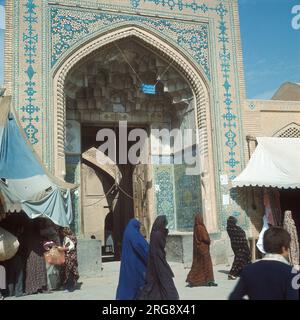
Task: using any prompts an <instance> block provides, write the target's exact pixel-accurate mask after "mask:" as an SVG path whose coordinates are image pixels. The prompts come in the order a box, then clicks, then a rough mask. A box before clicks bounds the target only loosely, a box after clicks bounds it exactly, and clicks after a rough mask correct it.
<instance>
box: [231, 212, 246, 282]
mask: <svg viewBox="0 0 300 320" xmlns="http://www.w3.org/2000/svg"><path fill="white" fill-rule="evenodd" d="M236 224H237V219H236V218H235V217H232V216H231V217H229V218H228V219H227V233H228V236H229V238H230V242H231V248H232V251H233V253H234V261H233V264H232V267H231V270H230V272H229V275H228V279H229V280H235V279H236V278H237V277H239V275H240V273H241V271H242V270H243V268H244V267H245V266H246V265H247V264H249V263H251V253H250V249H249V246H248V241H247V238H246V233H245V231H244V230H243V229H242V228H241V227H239V226H237V225H236Z"/></svg>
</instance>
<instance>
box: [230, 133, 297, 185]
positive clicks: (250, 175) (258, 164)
mask: <svg viewBox="0 0 300 320" xmlns="http://www.w3.org/2000/svg"><path fill="white" fill-rule="evenodd" d="M257 142H258V145H257V147H256V149H255V151H254V153H253V154H252V156H251V159H250V160H249V163H248V165H247V166H246V168H245V169H244V171H243V172H242V173H241V174H240V175H239V176H238V177H237V178H235V179H234V180H233V181H232V183H233V186H234V187H243V186H253V187H254V186H258V187H274V188H275V187H277V188H284V189H289V188H292V189H295V188H300V139H299V138H274V137H263V138H257Z"/></svg>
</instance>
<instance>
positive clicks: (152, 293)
mask: <svg viewBox="0 0 300 320" xmlns="http://www.w3.org/2000/svg"><path fill="white" fill-rule="evenodd" d="M167 224H168V221H167V218H166V216H158V217H157V218H156V220H155V222H154V224H153V227H152V231H151V235H150V251H149V256H148V268H147V272H146V284H145V286H144V288H143V290H142V292H141V294H140V300H179V296H178V292H177V290H176V288H175V285H174V281H173V277H174V274H173V272H172V270H171V268H170V266H169V264H168V262H167V260H166V252H165V246H166V241H167V236H168V229H167V228H166V226H167Z"/></svg>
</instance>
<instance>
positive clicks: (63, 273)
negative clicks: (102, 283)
mask: <svg viewBox="0 0 300 320" xmlns="http://www.w3.org/2000/svg"><path fill="white" fill-rule="evenodd" d="M16 221H18V222H15V223H10V224H9V227H8V226H7V229H8V231H9V232H11V233H12V234H13V235H15V236H16V237H17V238H18V240H19V249H18V251H17V253H16V254H15V255H14V256H13V257H12V258H11V259H9V260H6V261H4V262H3V263H2V265H0V289H4V288H7V289H6V294H7V295H8V296H16V297H19V296H22V295H32V294H35V293H40V292H42V293H49V292H52V291H53V290H58V289H65V291H66V292H71V291H73V290H75V289H76V285H77V281H78V278H79V274H78V263H77V239H76V236H75V235H74V233H73V232H72V231H71V229H69V228H61V227H58V226H56V225H55V224H54V223H52V222H51V221H50V220H48V219H34V220H27V221H26V223H24V221H19V220H18V219H16ZM167 225H168V221H167V218H166V216H165V215H160V216H158V217H157V218H156V220H155V221H154V224H153V226H152V230H151V234H150V242H149V243H148V242H147V241H146V239H145V238H144V236H143V235H142V234H141V232H140V228H141V223H140V222H139V221H138V220H137V219H131V220H130V221H129V223H128V225H127V227H126V229H125V231H124V235H123V242H122V254H121V264H120V274H119V283H118V287H117V293H116V299H117V300H179V299H180V298H179V294H178V291H177V289H176V286H175V282H174V273H173V271H172V269H171V267H170V265H169V264H168V262H167V259H166V251H165V247H166V242H167V236H168V228H167ZM227 233H228V236H229V239H230V243H231V248H232V251H233V253H234V260H233V263H232V266H231V269H230V271H229V273H228V280H236V279H238V282H237V285H236V287H235V289H234V290H233V292H232V293H231V295H230V297H229V299H231V300H239V299H244V298H248V299H253V300H261V299H264V300H268V299H274V300H296V299H299V292H298V288H295V281H294V279H295V274H296V273H297V272H299V239H298V236H297V228H296V225H295V223H294V221H293V218H292V215H291V212H290V211H286V212H285V215H284V219H283V224H282V227H278V226H271V225H268V224H264V227H263V229H262V232H261V234H260V238H261V239H260V240H259V243H258V245H257V247H258V248H259V250H260V251H261V252H262V254H263V257H262V259H260V260H258V261H255V262H253V263H252V261H251V253H250V249H249V246H248V241H247V236H246V233H245V231H244V230H243V229H242V228H241V227H239V226H238V221H237V219H236V218H235V217H232V216H231V217H229V218H228V220H227ZM210 244H211V240H210V237H209V234H208V231H207V230H206V227H205V224H204V221H203V216H202V214H200V213H198V214H196V215H195V223H194V233H193V261H192V266H191V270H190V271H189V273H188V275H187V278H186V283H187V285H186V286H187V287H198V286H206V287H214V286H218V284H217V283H216V282H215V278H214V272H213V264H212V259H211V256H210ZM3 271H6V276H5V273H4V272H3ZM3 274H4V276H3ZM0 292H1V290H0ZM2 292H3V291H2ZM1 297H2V295H1V296H0V298H1Z"/></svg>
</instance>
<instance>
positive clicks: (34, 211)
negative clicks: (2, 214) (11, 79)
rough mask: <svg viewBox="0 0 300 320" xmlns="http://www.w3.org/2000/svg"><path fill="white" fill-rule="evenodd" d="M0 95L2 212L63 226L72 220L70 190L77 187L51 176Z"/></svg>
mask: <svg viewBox="0 0 300 320" xmlns="http://www.w3.org/2000/svg"><path fill="white" fill-rule="evenodd" d="M10 104H11V97H3V98H0V196H1V199H2V200H3V207H4V209H5V211H6V212H14V211H17V212H20V211H21V210H23V211H25V212H26V214H27V215H28V216H29V217H30V218H32V219H34V218H37V217H48V218H50V219H51V220H52V221H53V222H54V223H55V224H57V225H59V226H62V227H66V226H68V225H69V224H70V223H71V222H72V220H73V213H72V202H71V190H72V189H75V188H76V187H77V186H75V185H73V184H69V183H66V182H64V181H61V180H59V179H58V178H56V177H54V176H53V175H52V174H51V173H50V172H49V171H48V170H47V169H46V168H45V167H44V165H43V164H42V162H41V160H40V159H39V157H38V156H37V154H36V153H35V152H34V150H33V148H32V146H31V145H30V144H29V142H28V141H27V140H26V138H25V135H24V132H23V131H22V130H20V125H19V124H18V120H17V117H16V116H15V114H14V112H13V110H11V107H10Z"/></svg>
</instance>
